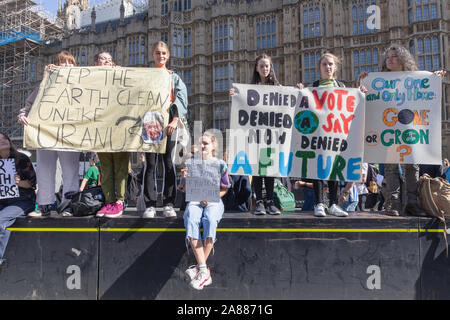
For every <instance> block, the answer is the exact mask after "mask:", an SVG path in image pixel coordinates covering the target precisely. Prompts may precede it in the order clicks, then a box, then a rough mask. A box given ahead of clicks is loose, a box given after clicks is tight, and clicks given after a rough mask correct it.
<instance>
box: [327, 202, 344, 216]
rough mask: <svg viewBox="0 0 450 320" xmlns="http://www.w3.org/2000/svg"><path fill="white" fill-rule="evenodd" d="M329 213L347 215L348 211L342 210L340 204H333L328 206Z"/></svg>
mask: <svg viewBox="0 0 450 320" xmlns="http://www.w3.org/2000/svg"><path fill="white" fill-rule="evenodd" d="M328 213H329V214H332V215H333V216H336V217H347V216H348V213H347V212H346V211H344V210H342V209H341V208H340V207H339V206H338V205H336V204H333V205H332V206H331V207H329V208H328Z"/></svg>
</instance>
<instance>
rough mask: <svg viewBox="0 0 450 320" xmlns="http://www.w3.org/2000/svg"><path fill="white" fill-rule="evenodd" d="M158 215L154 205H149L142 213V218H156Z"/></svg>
mask: <svg viewBox="0 0 450 320" xmlns="http://www.w3.org/2000/svg"><path fill="white" fill-rule="evenodd" d="M155 215H156V210H155V208H154V207H149V208H147V209H145V211H144V213H143V214H142V218H154V217H155Z"/></svg>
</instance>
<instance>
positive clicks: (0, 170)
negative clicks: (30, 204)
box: [0, 159, 19, 199]
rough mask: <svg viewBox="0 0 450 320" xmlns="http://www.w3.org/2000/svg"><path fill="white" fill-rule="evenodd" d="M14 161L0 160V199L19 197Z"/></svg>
mask: <svg viewBox="0 0 450 320" xmlns="http://www.w3.org/2000/svg"><path fill="white" fill-rule="evenodd" d="M16 174H17V173H16V165H15V163H14V159H0V199H7V198H17V197H19V187H18V186H17V184H16V181H15V180H14V176H15V175H16Z"/></svg>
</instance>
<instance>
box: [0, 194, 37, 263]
mask: <svg viewBox="0 0 450 320" xmlns="http://www.w3.org/2000/svg"><path fill="white" fill-rule="evenodd" d="M33 210H34V195H33V194H32V193H29V192H27V193H25V194H22V195H21V196H20V197H18V198H11V199H3V200H0V265H1V264H2V263H3V255H4V253H5V250H6V245H7V244H8V240H9V236H10V234H11V231H9V230H6V228H8V227H10V226H11V225H12V224H13V223H14V222H15V221H16V218H17V217H20V216H23V215H25V214H27V213H29V212H31V211H33Z"/></svg>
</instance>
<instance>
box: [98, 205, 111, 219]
mask: <svg viewBox="0 0 450 320" xmlns="http://www.w3.org/2000/svg"><path fill="white" fill-rule="evenodd" d="M112 206H113V204H112V203H107V204H106V205H104V206H103V207H102V208H101V209H100V210H98V211H97V214H96V217H99V218H101V217H103V216H104V215H105V214H106V213H108V212H109V211H111V208H112Z"/></svg>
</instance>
